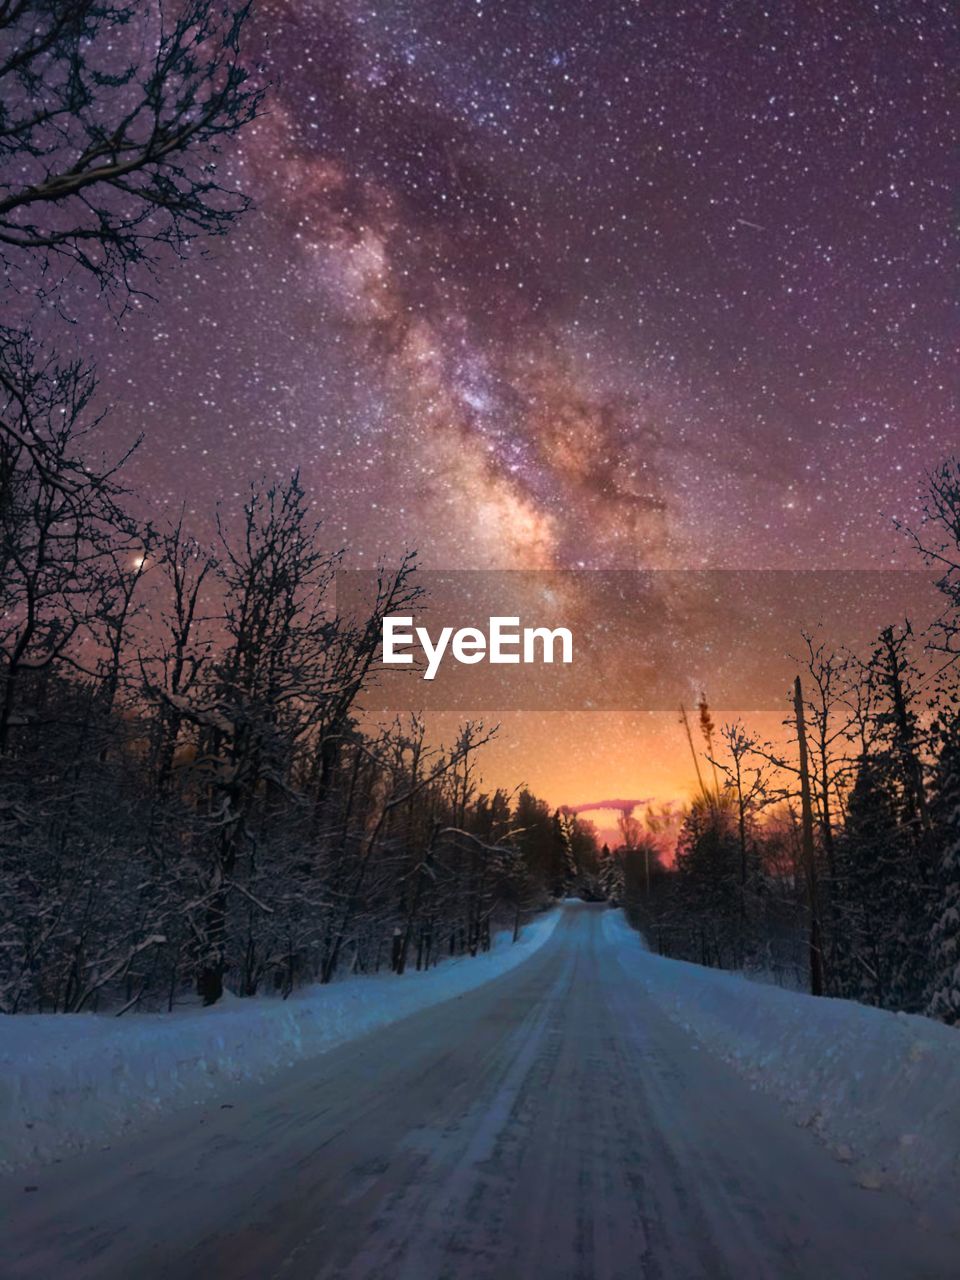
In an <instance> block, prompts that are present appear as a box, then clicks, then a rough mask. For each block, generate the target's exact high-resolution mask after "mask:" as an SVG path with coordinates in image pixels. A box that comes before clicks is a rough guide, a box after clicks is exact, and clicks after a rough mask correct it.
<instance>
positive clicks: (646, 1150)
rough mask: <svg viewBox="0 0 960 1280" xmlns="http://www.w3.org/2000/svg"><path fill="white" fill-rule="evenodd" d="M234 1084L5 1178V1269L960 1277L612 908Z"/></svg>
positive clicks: (186, 1274)
mask: <svg viewBox="0 0 960 1280" xmlns="http://www.w3.org/2000/svg"><path fill="white" fill-rule="evenodd" d="M225 1102H226V1103H227V1104H228V1105H226V1106H216V1107H209V1108H196V1109H194V1110H191V1111H188V1112H185V1113H180V1114H178V1115H176V1116H174V1117H173V1118H172V1119H168V1120H167V1121H165V1122H164V1123H162V1124H160V1125H157V1126H155V1127H154V1128H153V1129H152V1130H150V1131H146V1132H143V1133H141V1134H139V1135H137V1136H136V1137H132V1138H130V1139H127V1140H124V1141H122V1142H115V1143H114V1144H113V1146H112V1148H111V1149H108V1150H103V1151H95V1152H91V1153H89V1154H87V1155H85V1156H82V1157H74V1158H71V1159H69V1160H65V1161H64V1162H63V1163H62V1164H59V1165H56V1166H51V1167H49V1168H45V1169H40V1170H37V1171H35V1172H33V1173H27V1174H23V1173H21V1174H18V1175H16V1176H15V1177H13V1178H10V1177H7V1178H5V1179H4V1180H3V1182H2V1184H0V1220H2V1222H3V1223H4V1224H5V1225H4V1229H3V1231H2V1235H0V1275H2V1276H3V1277H5V1278H6V1277H10V1278H11V1280H12V1278H13V1277H36V1278H40V1277H42V1278H43V1280H49V1278H50V1277H54V1276H55V1277H57V1278H58V1280H63V1278H64V1277H80V1276H84V1277H86V1276H89V1277H97V1280H109V1278H111V1277H123V1280H131V1278H133V1277H136V1278H137V1280H151V1278H152V1277H161V1276H162V1277H171V1278H173V1277H176V1280H191V1278H192V1277H198V1278H199V1277H203V1278H204V1280H219V1278H220V1277H224V1278H227V1277H229V1278H230V1280H234V1278H236V1280H240V1278H241V1277H244V1278H245V1277H251V1278H252V1277H256V1278H257V1280H264V1278H265V1277H274V1276H275V1277H278V1278H279V1277H283V1278H284V1280H301V1278H304V1280H305V1278H308V1277H309V1278H310V1280H320V1278H321V1277H335V1276H339V1277H351V1278H352V1277H364V1278H366V1277H370V1278H371V1280H372V1278H373V1277H377V1278H378V1280H379V1278H380V1277H384V1278H389V1280H439V1278H440V1277H451V1278H454V1277H455V1278H456V1280H475V1278H477V1280H479V1278H480V1277H498V1278H504V1280H506V1278H510V1280H520V1278H521V1277H522V1278H524V1280H526V1278H527V1277H530V1278H534V1280H553V1278H556V1280H561V1278H562V1280H574V1278H579V1277H582V1278H583V1280H608V1278H612V1277H620V1276H622V1277H624V1278H625V1280H627V1278H629V1280H636V1277H641V1276H645V1277H662V1278H663V1280H687V1278H693V1277H698V1278H699V1277H703V1278H704V1280H723V1278H724V1277H736V1278H737V1280H753V1278H760V1277H775V1278H777V1280H779V1278H780V1277H794V1276H795V1277H817V1278H818V1280H820V1278H823V1277H829V1278H830V1280H847V1278H848V1277H864V1278H867V1277H869V1280H883V1278H884V1277H891V1278H893V1277H896V1280H920V1278H921V1277H937V1278H938V1280H946V1278H948V1277H955V1276H957V1275H958V1274H960V1264H958V1261H957V1259H958V1258H960V1251H958V1245H957V1242H956V1239H955V1238H954V1239H951V1238H949V1237H948V1235H947V1232H946V1228H945V1227H944V1226H943V1225H942V1223H939V1222H938V1223H936V1224H933V1223H930V1222H925V1221H924V1220H923V1218H922V1216H921V1215H920V1214H919V1213H918V1211H917V1210H916V1209H914V1208H913V1207H911V1206H910V1205H909V1204H908V1203H907V1202H906V1201H905V1200H902V1199H900V1198H899V1197H898V1196H896V1195H895V1194H894V1193H892V1192H890V1191H885V1192H873V1191H866V1190H862V1189H861V1188H859V1187H858V1186H856V1185H855V1184H854V1181H853V1177H852V1173H851V1170H850V1168H849V1167H847V1166H845V1165H843V1164H840V1163H838V1162H836V1161H835V1160H833V1159H832V1158H831V1156H830V1155H829V1154H828V1152H827V1151H826V1150H825V1149H824V1148H822V1147H821V1146H820V1145H819V1144H818V1143H817V1141H816V1139H815V1138H814V1137H813V1135H812V1134H811V1133H810V1132H809V1131H807V1130H805V1129H799V1128H797V1126H796V1125H794V1124H793V1123H792V1122H791V1121H790V1120H789V1119H788V1118H787V1117H786V1116H785V1115H784V1114H783V1113H782V1111H781V1110H780V1108H779V1107H778V1106H777V1105H776V1104H775V1103H773V1102H772V1101H771V1100H770V1099H769V1098H767V1097H765V1096H763V1095H761V1094H758V1093H756V1092H754V1091H752V1090H751V1089H750V1088H749V1087H748V1086H747V1085H746V1084H745V1083H744V1082H743V1081H742V1080H740V1079H739V1078H738V1077H736V1076H735V1075H733V1074H732V1073H731V1072H730V1070H729V1069H728V1068H727V1067H725V1066H724V1065H723V1064H722V1063H720V1062H719V1061H716V1060H714V1059H713V1058H711V1057H710V1056H708V1055H707V1054H706V1053H705V1052H704V1051H703V1050H702V1049H698V1048H697V1047H696V1046H695V1044H694V1043H693V1042H692V1041H691V1039H690V1038H689V1036H688V1035H687V1034H686V1033H685V1032H683V1031H682V1030H680V1029H679V1028H678V1027H676V1026H675V1025H674V1024H673V1023H671V1022H669V1021H668V1020H667V1019H666V1018H665V1017H664V1016H663V1015H662V1014H661V1013H660V1012H659V1011H658V1010H657V1008H656V1007H655V1006H654V1005H653V1003H652V1002H651V1001H650V999H649V997H647V996H646V995H645V994H644V993H643V991H642V989H641V987H640V984H639V983H638V982H636V981H634V980H632V979H631V977H630V975H629V971H628V969H627V968H625V967H624V966H623V965H621V963H620V961H619V959H618V954H617V951H616V948H615V947H614V946H613V945H612V944H611V943H610V942H609V941H607V940H606V938H605V935H604V932H603V930H602V928H601V909H600V908H592V907H586V906H579V907H577V906H572V907H568V908H566V909H565V912H564V916H563V918H562V919H561V921H560V923H559V925H558V927H557V929H556V932H555V933H554V935H553V938H552V939H551V940H550V941H549V942H548V943H546V945H545V946H544V947H543V948H542V949H541V950H540V951H538V952H537V953H536V954H535V955H534V956H533V957H532V958H531V959H529V960H528V961H527V962H525V963H524V964H522V965H521V966H520V967H518V968H517V969H515V970H514V971H512V972H511V973H508V974H507V975H506V976H504V977H502V978H500V979H498V980H497V981H495V982H492V983H489V984H488V985H486V986H484V987H482V988H480V989H479V990H476V991H473V992H471V993H469V994H467V995H464V996H462V997H460V998H458V999H457V1000H453V1001H450V1002H449V1003H447V1004H443V1005H438V1006H435V1007H434V1008H432V1009H427V1010H425V1011H423V1012H421V1013H418V1014H415V1015H413V1016H411V1017H409V1018H407V1019H405V1020H404V1021H402V1022H400V1023H397V1024H395V1025H393V1026H391V1027H387V1028H384V1029H382V1030H379V1031H376V1032H374V1033H373V1034H371V1035H369V1036H367V1037H366V1038H364V1039H362V1040H359V1041H357V1042H355V1043H354V1044H348V1045H345V1046H343V1047H342V1048H340V1049H336V1050H334V1051H332V1052H330V1053H328V1054H326V1055H324V1056H323V1057H320V1058H317V1059H315V1060H314V1061H312V1062H304V1063H302V1064H300V1065H299V1066H297V1067H295V1068H293V1069H291V1070H289V1071H287V1072H286V1073H285V1074H283V1075H282V1076H278V1077H277V1078H276V1079H275V1080H274V1081H273V1083H271V1084H269V1085H261V1086H259V1087H252V1086H245V1087H244V1088H242V1089H241V1088H237V1089H235V1090H234V1091H233V1092H232V1093H231V1094H229V1095H228V1096H227V1097H226V1098H225ZM26 1186H30V1187H35V1189H34V1190H30V1191H27V1190H25V1187H26Z"/></svg>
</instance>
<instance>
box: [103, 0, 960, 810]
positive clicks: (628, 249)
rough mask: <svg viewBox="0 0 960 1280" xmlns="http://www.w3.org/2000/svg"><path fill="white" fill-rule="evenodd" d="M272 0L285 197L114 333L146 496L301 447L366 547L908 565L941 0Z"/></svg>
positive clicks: (222, 481) (939, 293)
mask: <svg viewBox="0 0 960 1280" xmlns="http://www.w3.org/2000/svg"><path fill="white" fill-rule="evenodd" d="M254 8H255V16H254V20H253V27H252V30H251V31H250V33H249V36H248V41H247V45H248V56H249V57H250V59H251V60H253V61H256V62H258V63H259V64H260V65H261V66H262V68H263V73H264V75H265V76H266V77H267V79H269V80H270V82H271V84H272V88H271V90H270V94H269V99H268V107H267V112H266V114H265V115H264V116H263V117H262V119H261V120H260V121H258V122H257V123H256V124H255V125H254V126H252V127H250V128H249V129H248V130H247V131H246V133H245V135H244V136H243V137H242V139H241V140H240V141H239V142H238V144H237V146H236V148H235V150H234V151H232V152H230V153H228V154H227V155H225V157H224V163H225V164H226V165H227V166H228V167H229V169H230V171H231V176H233V177H235V178H236V179H237V181H238V182H239V183H240V184H241V185H242V186H243V187H244V188H245V189H246V190H248V191H250V193H251V194H252V195H253V196H254V198H255V201H256V205H257V208H256V211H255V212H254V213H253V214H251V215H250V216H249V217H248V218H247V219H246V221H245V222H244V223H243V224H242V225H241V227H240V228H239V230H238V231H236V232H235V233H234V234H233V235H232V236H231V237H229V238H228V239H227V240H226V241H224V242H218V243H217V244H215V245H214V246H212V247H211V248H210V249H209V253H208V255H207V256H206V257H205V258H200V257H199V256H195V257H194V258H193V259H192V261H191V262H190V264H189V265H188V266H187V267H186V268H179V269H176V270H170V271H169V272H165V273H164V275H163V277H162V280H161V282H160V284H161V286H162V287H161V288H160V289H159V290H158V291H157V292H158V294H159V300H158V302H157V303H155V304H150V305H147V306H145V307H143V308H142V310H140V311H139V313H138V314H136V315H134V316H132V317H128V318H127V320H126V321H125V326H124V329H123V331H122V332H121V331H118V330H116V329H111V328H110V327H109V326H100V327H99V328H98V331H97V334H96V335H95V345H96V347H97V349H98V352H99V360H100V368H101V372H102V373H103V374H104V376H105V387H106V390H107V393H108V394H109V395H110V396H111V397H112V398H113V399H114V400H115V401H117V402H118V404H119V405H120V406H121V407H122V413H120V414H119V415H116V416H115V417H114V419H113V422H112V426H111V428H110V430H111V431H112V432H113V433H115V434H116V437H117V439H118V440H120V439H123V438H127V437H129V436H130V435H132V434H134V433H135V432H137V431H141V430H142V431H143V432H144V433H145V436H146V440H145V444H144V446H143V448H142V449H141V451H140V453H139V455H138V458H137V459H136V460H135V463H134V470H135V472H136V476H137V479H138V480H139V481H140V482H141V483H142V485H143V487H144V488H145V490H146V492H147V494H148V495H149V497H150V498H151V500H152V502H153V503H154V505H156V506H161V507H162V506H164V505H167V504H177V505H179V503H180V502H181V501H186V504H187V506H188V508H189V509H190V510H191V511H192V512H193V513H194V517H195V519H196V520H197V521H198V522H199V523H200V524H201V525H202V524H203V523H204V522H205V521H208V520H209V515H210V512H211V510H212V505H213V501H214V500H215V499H217V498H221V499H223V500H224V502H226V503H228V504H229V503H230V502H232V501H235V495H239V494H241V493H242V492H243V491H244V489H245V487H246V483H247V481H248V479H249V478H251V477H252V476H256V475H259V474H263V473H267V474H274V473H277V474H282V473H285V472H288V471H289V469H290V468H291V467H293V466H296V465H300V466H302V469H303V477H304V481H305V483H306V486H307V489H308V492H309V494H310V496H311V498H312V499H313V500H314V501H315V503H316V506H317V509H318V511H319V512H320V513H321V514H322V515H323V517H324V519H325V522H326V528H327V530H328V533H329V537H330V539H331V542H335V543H338V544H339V543H342V542H345V543H347V544H348V546H349V561H350V563H353V564H357V565H361V566H362V565H366V564H370V563H372V562H373V561H374V560H375V558H376V557H378V556H386V557H388V558H394V559H395V558H396V557H397V556H398V555H399V554H400V553H401V552H402V551H403V550H406V549H408V548H416V549H418V550H419V553H420V558H421V562H423V563H425V564H427V565H431V566H437V567H444V568H452V567H460V566H469V567H491V568H496V567H503V566H511V567H513V566H518V567H530V568H535V567H580V566H585V567H607V568H616V567H633V566H663V565H673V566H678V567H698V566H703V565H710V566H729V565H738V566H762V567H776V566H779V567H827V566H858V567H865V566H874V567H877V566H883V565H886V564H890V563H895V562H899V563H902V564H912V563H913V562H912V561H911V559H910V557H909V553H907V551H906V549H905V548H903V547H902V546H901V542H902V540H901V539H899V538H898V535H897V534H896V533H895V532H894V530H893V528H892V523H891V519H890V517H891V516H894V515H900V516H907V517H908V518H909V516H910V513H911V510H912V507H913V504H914V502H915V498H916V493H917V486H918V482H919V480H920V479H921V476H922V473H923V471H924V469H925V468H926V467H927V466H929V465H931V464H933V463H935V462H936V461H938V460H939V459H940V458H941V456H942V455H943V454H944V453H945V452H946V451H947V450H948V448H949V446H950V443H951V441H952V440H953V439H955V436H956V432H955V424H956V415H955V406H954V400H955V392H956V378H955V365H954V364H953V363H952V359H953V351H952V347H953V346H955V336H956V331H955V313H954V310H953V307H954V298H953V294H954V293H955V290H954V289H953V288H952V286H951V279H952V273H953V271H954V266H955V244H954V242H953V241H952V239H951V236H952V229H951V216H952V209H951V204H952V194H953V192H954V191H955V189H956V178H957V173H956V156H957V149H956V146H955V139H956V121H955V110H956V102H957V94H956V84H955V80H954V78H953V77H954V75H955V67H956V65H957V60H958V53H960V42H958V38H957V36H958V24H957V22H956V18H955V16H954V15H952V14H951V12H950V7H949V6H947V5H940V4H934V3H905V2H903V0H898V2H897V3H877V4H874V5H866V4H861V3H856V4H854V3H844V2H843V0H829V2H824V3H815V2H814V0H788V2H786V3H776V4H771V5H768V6H764V5H763V4H759V3H750V2H749V0H744V2H742V3H735V4H734V3H688V4H683V5H680V4H665V3H646V4H640V3H636V4H628V3H615V2H612V0H590V2H588V0H578V2H576V3H575V2H573V0H551V2H550V3H540V4H536V3H534V4H531V3H519V0H500V2H499V3H492V2H490V0H483V2H482V3H477V0H417V2H416V3H413V2H407V3H403V2H399V0H394V2H392V3H388V2H386V0H384V2H382V3H343V4H325V3H308V2H306V0H302V2H300V3H288V4H278V3H264V2H261V3H260V4H259V5H255V6H254ZM610 781H611V782H613V784H614V785H618V786H619V785H622V786H623V788H624V790H625V792H626V793H627V794H633V793H636V790H637V788H638V787H643V786H644V782H643V781H642V780H641V779H639V778H637V777H635V776H634V775H632V774H631V775H629V776H623V777H622V778H620V779H617V780H616V781H614V780H613V779H610ZM562 798H567V799H575V798H576V797H575V796H571V795H569V794H568V795H566V796H565V797H562Z"/></svg>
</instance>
